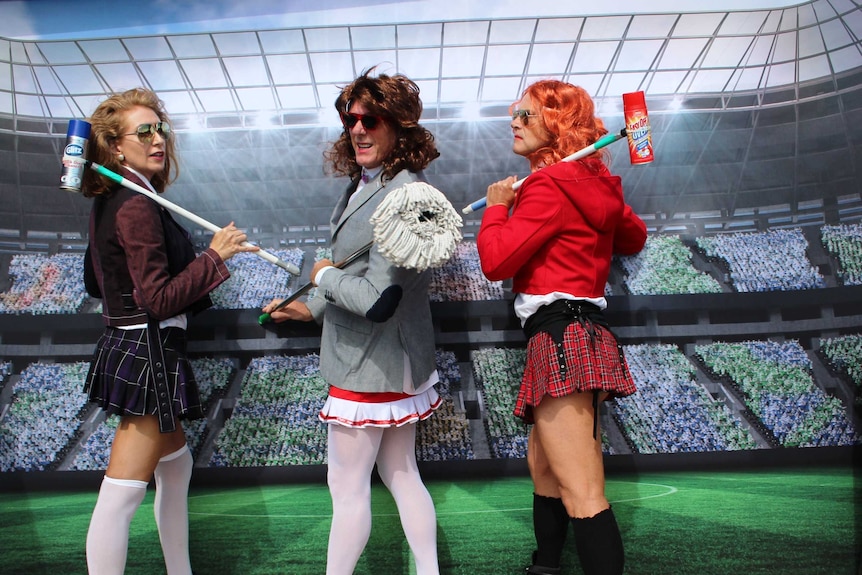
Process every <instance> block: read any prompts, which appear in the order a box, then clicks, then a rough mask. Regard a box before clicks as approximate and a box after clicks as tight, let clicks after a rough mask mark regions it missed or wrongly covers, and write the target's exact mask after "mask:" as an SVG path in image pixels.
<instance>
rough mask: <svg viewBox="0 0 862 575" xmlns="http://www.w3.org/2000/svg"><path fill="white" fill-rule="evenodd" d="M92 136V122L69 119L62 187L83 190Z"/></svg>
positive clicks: (61, 180)
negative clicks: (88, 148) (82, 185)
mask: <svg viewBox="0 0 862 575" xmlns="http://www.w3.org/2000/svg"><path fill="white" fill-rule="evenodd" d="M89 138H90V123H89V122H86V121H84V120H69V128H68V130H67V131H66V146H65V147H64V148H63V172H62V174H60V189H61V190H68V191H70V192H80V191H81V179H82V177H83V176H84V170H85V169H87V162H86V154H87V140H88V139H89Z"/></svg>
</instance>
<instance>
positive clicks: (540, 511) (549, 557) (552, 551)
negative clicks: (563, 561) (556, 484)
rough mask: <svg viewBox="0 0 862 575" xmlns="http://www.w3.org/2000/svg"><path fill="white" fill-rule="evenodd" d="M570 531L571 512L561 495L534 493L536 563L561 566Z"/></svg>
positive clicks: (534, 559) (544, 565)
mask: <svg viewBox="0 0 862 575" xmlns="http://www.w3.org/2000/svg"><path fill="white" fill-rule="evenodd" d="M568 531H569V514H568V512H566V508H565V506H564V505H563V500H562V499H560V498H559V497H545V496H544V495H537V494H535V493H534V494H533V532H534V533H535V535H536V556H535V557H534V558H533V563H534V564H535V565H541V566H543V567H559V566H560V555H562V553H563V545H565V543H566V535H567V533H568Z"/></svg>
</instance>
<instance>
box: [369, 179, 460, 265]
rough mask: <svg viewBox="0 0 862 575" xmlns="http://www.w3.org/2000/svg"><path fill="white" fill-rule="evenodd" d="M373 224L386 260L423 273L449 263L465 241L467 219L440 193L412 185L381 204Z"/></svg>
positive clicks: (427, 185)
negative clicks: (464, 233) (463, 227)
mask: <svg viewBox="0 0 862 575" xmlns="http://www.w3.org/2000/svg"><path fill="white" fill-rule="evenodd" d="M371 225H372V226H373V228H374V241H375V243H376V244H377V249H378V250H379V251H380V253H381V254H383V257H385V258H386V259H387V260H389V261H390V262H392V263H393V264H395V265H397V266H399V267H403V268H408V269H416V270H418V271H420V272H421V271H424V270H426V269H428V268H433V267H439V266H441V265H443V264H445V263H446V262H447V261H449V258H450V257H452V254H453V253H454V252H455V248H456V247H457V246H458V242H459V241H461V229H460V228H461V226H462V225H463V220H462V219H461V216H460V215H459V214H458V212H457V211H455V208H454V207H452V204H451V203H450V202H449V200H447V199H446V196H444V195H443V193H442V192H441V191H440V190H438V189H436V188H434V187H433V186H431V185H429V184H427V183H425V182H411V183H409V184H405V185H404V186H402V187H400V188H398V189H396V190H394V191H392V192H391V193H389V194H388V195H387V196H386V197H385V198H384V199H383V201H382V202H380V205H379V206H377V209H376V210H375V211H374V215H372V216H371Z"/></svg>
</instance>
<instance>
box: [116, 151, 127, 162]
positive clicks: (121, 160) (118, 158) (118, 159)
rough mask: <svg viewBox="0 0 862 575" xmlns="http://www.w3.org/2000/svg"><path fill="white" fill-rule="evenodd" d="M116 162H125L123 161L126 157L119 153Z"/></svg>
mask: <svg viewBox="0 0 862 575" xmlns="http://www.w3.org/2000/svg"><path fill="white" fill-rule="evenodd" d="M117 161H118V162H125V161H126V156H124V155H123V153H122V152H120V153H119V154H117Z"/></svg>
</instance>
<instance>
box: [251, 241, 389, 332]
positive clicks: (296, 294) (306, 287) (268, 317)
mask: <svg viewBox="0 0 862 575" xmlns="http://www.w3.org/2000/svg"><path fill="white" fill-rule="evenodd" d="M372 245H374V242H369V243H367V244H365V245H364V246H362V247H361V248H359V249H358V250H356V251H355V252H353V253H352V254H350V255H349V256H347V257H346V258H344V259H343V260H341V261H340V262H335V263H334V264H332V267H335V268H338V269H341V268H343V267H344V266H346V265H349V264H350V263H351V262H353V261H354V260H355V259H356V258H358V257H359V256H361V255H364V254H366V253H368V250H370V249H371V246H372ZM313 287H314V284H313V283H311V282H308V283H307V284H305V285H304V286H302V287H301V288H299V289H298V290H296V291H295V292H293V293H292V294H291V295H290V296H289V297H288V298H287V299H285V300H282V301H281V302H280V303H279V304H278V305H277V306H275V307H274V308H273V310H272V311H271V312H269V313H263V314H261V315H260V317H258V318H257V323H259V324H260V325H263V324H265V323H267V322H268V321H270V320H271V319H272V314H273V312H276V311H278V310H280V309H281V308H283V307H284V306H286V305H287V304H289V303H290V302H292V301H296V300H297V299H299V298H300V297H301V296H302V295H304V294H306V293H307V292H308V290H310V289H311V288H313Z"/></svg>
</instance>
